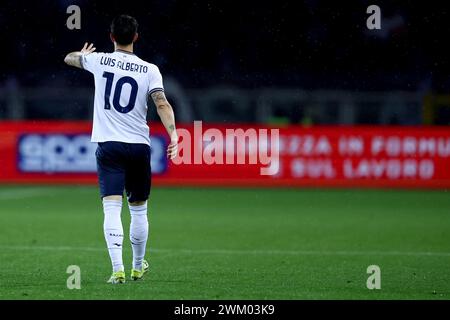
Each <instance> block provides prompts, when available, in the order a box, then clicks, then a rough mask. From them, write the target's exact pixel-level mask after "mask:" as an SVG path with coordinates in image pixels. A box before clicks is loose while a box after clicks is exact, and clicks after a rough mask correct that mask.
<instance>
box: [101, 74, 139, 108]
mask: <svg viewBox="0 0 450 320" xmlns="http://www.w3.org/2000/svg"><path fill="white" fill-rule="evenodd" d="M103 78H106V86H105V109H106V110H110V109H111V103H110V97H111V90H112V86H113V81H114V73H112V72H106V71H105V72H104V73H103ZM126 83H127V84H129V85H130V86H131V91H130V97H129V98H128V104H127V105H126V106H122V105H120V97H121V95H122V88H123V85H124V84H126ZM137 92H138V84H137V82H136V80H134V79H133V78H131V77H122V78H120V79H119V80H117V82H116V86H115V89H114V94H113V101H112V105H113V107H114V109H116V110H117V111H118V112H120V113H128V112H130V111H131V110H133V108H134V105H135V104H136V97H137Z"/></svg>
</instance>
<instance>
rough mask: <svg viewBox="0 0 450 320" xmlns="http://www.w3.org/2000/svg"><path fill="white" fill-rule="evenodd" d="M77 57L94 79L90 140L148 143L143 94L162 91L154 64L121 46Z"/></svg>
mask: <svg viewBox="0 0 450 320" xmlns="http://www.w3.org/2000/svg"><path fill="white" fill-rule="evenodd" d="M80 61H81V66H82V67H83V69H85V70H87V71H89V72H91V73H92V74H93V75H94V80H95V99H94V123H93V128H92V137H91V141H92V142H105V141H119V142H125V143H145V144H148V145H150V129H149V127H148V124H147V97H148V95H149V94H152V93H153V92H156V91H164V86H163V81H162V76H161V73H160V72H159V69H158V67H157V66H156V65H154V64H151V63H148V62H146V61H144V60H142V59H140V58H139V57H137V56H136V55H135V54H133V53H131V52H127V51H122V50H116V51H114V52H113V53H96V52H94V53H91V54H87V55H83V56H81V59H80Z"/></svg>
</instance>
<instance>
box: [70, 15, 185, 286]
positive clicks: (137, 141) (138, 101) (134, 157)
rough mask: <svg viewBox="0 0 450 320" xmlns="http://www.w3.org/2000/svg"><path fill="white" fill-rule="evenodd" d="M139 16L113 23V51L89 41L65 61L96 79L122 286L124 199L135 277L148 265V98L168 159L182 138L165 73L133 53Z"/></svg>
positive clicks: (110, 222)
mask: <svg viewBox="0 0 450 320" xmlns="http://www.w3.org/2000/svg"><path fill="white" fill-rule="evenodd" d="M137 29H138V23H137V21H136V19H135V18H133V17H130V16H127V15H121V16H118V17H116V18H115V19H114V20H113V21H112V23H111V33H110V38H111V41H112V42H113V43H114V52H112V53H96V52H94V51H95V48H94V46H93V44H90V45H88V43H86V44H85V45H84V47H83V48H82V49H81V51H77V52H71V53H69V54H68V55H67V56H66V57H65V59H64V61H65V63H67V64H68V65H70V66H74V67H78V68H81V69H84V70H87V71H89V72H91V73H92V74H93V75H94V80H95V101H94V123H93V128H92V138H91V141H92V142H96V143H98V147H97V151H96V159H97V171H98V180H99V185H100V194H101V198H102V201H103V211H104V224H103V230H104V235H105V239H106V244H107V247H108V251H109V256H110V258H111V263H112V268H113V272H112V275H111V277H110V279H109V280H108V282H109V283H113V284H115V283H124V282H125V271H124V265H123V261H122V243H123V236H124V234H123V227H122V221H121V211H122V195H123V192H124V190H125V191H126V195H127V197H128V207H129V209H130V214H131V225H130V241H131V246H132V250H133V263H132V270H131V279H132V280H138V279H141V278H142V277H143V275H144V273H145V272H147V270H148V268H149V266H148V262H147V261H146V260H144V255H145V248H146V244H147V238H148V229H149V226H148V220H147V199H148V197H149V194H150V187H151V168H150V137H149V127H148V125H147V120H146V117H147V103H148V101H150V98H151V99H152V100H153V102H154V104H155V105H156V108H157V112H158V115H159V117H160V118H161V121H162V123H163V124H164V126H165V128H166V130H167V132H168V134H169V137H170V144H169V146H168V148H167V157H168V158H169V159H173V158H174V157H175V156H176V155H177V150H178V136H177V132H176V128H175V116H174V113H173V109H172V107H171V105H170V104H169V102H168V101H167V99H166V97H165V95H164V87H163V81H162V76H161V73H160V72H159V69H158V67H157V66H155V65H154V64H151V63H148V62H146V61H144V60H142V59H140V58H139V57H137V56H136V55H135V54H134V53H133V44H134V42H136V40H137V39H138V33H137Z"/></svg>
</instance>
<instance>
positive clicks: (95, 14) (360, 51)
mask: <svg viewBox="0 0 450 320" xmlns="http://www.w3.org/2000/svg"><path fill="white" fill-rule="evenodd" d="M73 4H75V5H78V6H80V8H81V30H69V29H68V28H67V27H66V20H67V18H68V17H69V14H68V13H66V9H67V7H68V6H69V5H73ZM371 4H377V5H379V6H380V8H381V13H382V28H381V30H368V29H367V27H366V20H367V18H368V16H369V14H367V13H366V9H367V7H368V6H369V5H371ZM445 6H446V5H445V2H436V3H433V1H426V2H425V1H365V0H359V1H345V3H344V2H343V1H322V0H304V1H176V0H158V1H156V0H155V1H141V2H137V1H131V0H130V1H105V0H98V1H88V0H54V1H50V0H42V1H20V2H19V1H10V0H6V1H2V3H1V6H0V25H1V28H0V38H1V40H2V49H1V50H0V59H1V67H0V119H3V120H5V119H13V120H14V119H30V120H38V119H74V120H83V119H86V120H87V119H91V117H92V115H91V114H92V100H93V80H92V77H91V75H90V74H89V73H87V72H82V71H79V70H75V69H71V68H69V67H67V66H65V65H64V63H63V58H64V56H65V55H66V53H68V52H70V51H75V50H79V49H80V48H81V47H82V45H83V43H84V42H85V41H88V42H94V43H95V46H96V47H97V51H111V50H112V43H111V42H110V40H109V24H110V22H111V20H112V18H113V17H114V16H116V15H117V14H121V13H127V14H130V15H133V16H135V17H136V18H137V19H138V21H139V24H140V27H139V34H140V39H139V41H138V42H137V44H136V47H135V52H136V54H137V55H138V56H140V57H141V58H143V59H144V60H147V61H149V62H152V63H155V64H157V65H158V66H159V68H160V70H161V72H162V74H163V76H164V80H165V86H166V91H167V95H168V97H169V99H170V100H171V101H172V103H173V105H174V107H175V110H176V115H177V118H178V120H179V121H182V122H191V121H193V120H203V121H209V122H221V123H223V122H225V123H242V122H246V123H254V122H258V123H272V124H273V123H275V124H302V125H314V124H316V125H334V124H344V125H355V124H375V125H431V124H437V125H448V124H449V123H450V73H449V71H450V63H449V57H450V50H449V46H448V44H447V42H448V35H449V34H450V33H449V32H450V19H449V14H448V11H447V9H446V7H445ZM153 117H155V114H154V111H153V110H152V111H151V112H150V114H149V119H154V118H153Z"/></svg>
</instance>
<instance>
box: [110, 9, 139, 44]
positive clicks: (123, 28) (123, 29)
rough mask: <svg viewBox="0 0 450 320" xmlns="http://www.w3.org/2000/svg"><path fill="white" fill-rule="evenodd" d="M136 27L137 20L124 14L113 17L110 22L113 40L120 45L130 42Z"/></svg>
mask: <svg viewBox="0 0 450 320" xmlns="http://www.w3.org/2000/svg"><path fill="white" fill-rule="evenodd" d="M137 29H138V23H137V20H136V19H135V18H133V17H131V16H128V15H125V14H122V15H120V16H118V17H116V18H114V20H113V21H112V23H111V33H112V35H113V37H114V40H115V41H116V42H117V43H118V44H120V45H127V44H130V43H132V42H133V39H134V35H135V34H136V32H137Z"/></svg>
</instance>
